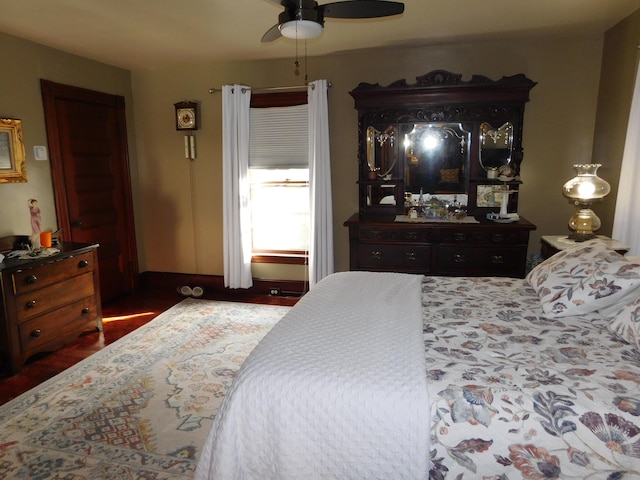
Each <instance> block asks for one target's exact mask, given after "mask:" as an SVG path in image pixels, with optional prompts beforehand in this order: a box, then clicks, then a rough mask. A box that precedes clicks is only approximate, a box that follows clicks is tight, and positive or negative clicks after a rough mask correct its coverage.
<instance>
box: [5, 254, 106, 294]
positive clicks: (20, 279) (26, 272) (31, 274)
mask: <svg viewBox="0 0 640 480" xmlns="http://www.w3.org/2000/svg"><path fill="white" fill-rule="evenodd" d="M93 258H94V256H93V253H91V252H86V253H81V254H79V255H77V256H75V255H74V256H71V257H66V258H64V259H62V260H55V261H52V262H51V263H44V264H40V265H35V266H33V267H29V268H24V269H21V270H17V271H15V272H14V273H13V286H14V287H13V288H14V292H15V294H16V295H20V294H22V293H26V292H31V291H33V290H37V289H39V288H42V287H46V286H47V285H51V284H53V283H57V282H59V281H61V280H64V279H65V278H68V277H71V276H74V275H80V274H81V273H85V272H90V271H92V270H93V268H94V265H93V262H94V260H93Z"/></svg>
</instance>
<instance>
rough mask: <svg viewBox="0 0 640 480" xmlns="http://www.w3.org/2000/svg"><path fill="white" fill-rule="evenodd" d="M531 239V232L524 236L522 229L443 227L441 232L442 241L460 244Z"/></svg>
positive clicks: (505, 243)
mask: <svg viewBox="0 0 640 480" xmlns="http://www.w3.org/2000/svg"><path fill="white" fill-rule="evenodd" d="M528 241H529V232H528V231H525V232H524V236H523V234H522V232H521V231H520V230H514V229H511V230H507V229H502V230H497V229H496V230H490V229H486V228H484V229H474V228H468V229H462V228H458V229H456V228H450V229H443V230H442V232H441V233H440V243H454V244H458V245H464V244H466V245H478V244H485V245H521V244H526V243H527V242H528Z"/></svg>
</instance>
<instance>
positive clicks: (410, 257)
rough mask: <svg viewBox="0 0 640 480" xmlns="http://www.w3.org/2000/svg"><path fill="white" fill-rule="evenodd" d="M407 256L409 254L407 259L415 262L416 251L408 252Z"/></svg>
mask: <svg viewBox="0 0 640 480" xmlns="http://www.w3.org/2000/svg"><path fill="white" fill-rule="evenodd" d="M406 256H407V260H409V261H411V262H415V261H416V254H415V253H413V252H407V253H406Z"/></svg>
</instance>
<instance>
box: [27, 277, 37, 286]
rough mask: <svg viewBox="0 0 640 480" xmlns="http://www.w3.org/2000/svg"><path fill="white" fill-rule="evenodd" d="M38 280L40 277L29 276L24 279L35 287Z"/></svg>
mask: <svg viewBox="0 0 640 480" xmlns="http://www.w3.org/2000/svg"><path fill="white" fill-rule="evenodd" d="M37 280H38V277H36V276H35V275H29V276H28V277H27V278H25V279H24V281H25V283H28V284H29V285H33V284H34V283H36V281H37Z"/></svg>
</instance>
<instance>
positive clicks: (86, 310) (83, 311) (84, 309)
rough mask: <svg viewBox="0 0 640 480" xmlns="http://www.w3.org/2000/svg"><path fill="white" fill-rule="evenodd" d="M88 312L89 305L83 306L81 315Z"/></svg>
mask: <svg viewBox="0 0 640 480" xmlns="http://www.w3.org/2000/svg"><path fill="white" fill-rule="evenodd" d="M88 313H89V307H84V308H83V309H82V315H87V314H88Z"/></svg>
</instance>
